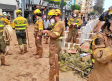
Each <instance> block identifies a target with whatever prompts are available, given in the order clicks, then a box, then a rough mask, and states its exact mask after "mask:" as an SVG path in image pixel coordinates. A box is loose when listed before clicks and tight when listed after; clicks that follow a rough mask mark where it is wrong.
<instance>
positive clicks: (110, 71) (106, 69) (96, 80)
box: [87, 10, 112, 81]
mask: <svg viewBox="0 0 112 81" xmlns="http://www.w3.org/2000/svg"><path fill="white" fill-rule="evenodd" d="M108 16H109V18H108V19H109V23H108V24H107V26H106V28H105V31H104V32H100V33H98V34H97V35H95V36H94V38H93V42H92V46H91V47H92V52H93V54H92V55H93V58H94V60H95V61H94V68H93V70H92V72H91V74H90V75H89V77H88V80H87V81H112V68H111V67H112V10H111V11H109V14H108Z"/></svg>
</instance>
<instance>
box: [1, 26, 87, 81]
mask: <svg viewBox="0 0 112 81" xmlns="http://www.w3.org/2000/svg"><path fill="white" fill-rule="evenodd" d="M33 31H34V25H33V24H31V25H30V26H29V28H28V34H29V39H30V46H31V47H32V48H28V50H29V52H28V53H26V54H24V55H20V54H19V51H20V50H19V47H18V45H17V44H18V43H17V39H16V35H15V32H14V35H13V38H12V41H11V45H10V52H12V53H13V54H12V55H7V56H6V62H7V63H9V64H10V66H1V67H0V81H48V78H49V58H48V56H49V44H44V43H45V41H44V40H43V50H44V52H43V58H40V59H36V58H35V56H34V55H33V54H34V53H35V49H36V47H35V42H34V37H33ZM60 81H86V80H85V79H82V78H81V77H80V76H79V75H77V74H73V72H71V71H70V72H60Z"/></svg>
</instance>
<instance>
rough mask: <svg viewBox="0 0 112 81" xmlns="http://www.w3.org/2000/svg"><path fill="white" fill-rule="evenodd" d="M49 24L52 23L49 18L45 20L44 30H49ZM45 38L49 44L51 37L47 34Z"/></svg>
mask: <svg viewBox="0 0 112 81" xmlns="http://www.w3.org/2000/svg"><path fill="white" fill-rule="evenodd" d="M45 17H46V16H45ZM49 23H50V22H49V19H48V18H45V20H44V30H47V29H48V26H49ZM44 37H45V41H46V42H45V43H46V44H48V38H49V37H48V36H47V35H46V34H45V36H44Z"/></svg>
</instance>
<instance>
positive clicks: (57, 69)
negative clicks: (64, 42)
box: [55, 54, 60, 81]
mask: <svg viewBox="0 0 112 81" xmlns="http://www.w3.org/2000/svg"><path fill="white" fill-rule="evenodd" d="M55 66H56V81H59V66H60V65H59V63H58V54H55Z"/></svg>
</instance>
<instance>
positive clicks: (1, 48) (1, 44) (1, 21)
mask: <svg viewBox="0 0 112 81" xmlns="http://www.w3.org/2000/svg"><path fill="white" fill-rule="evenodd" d="M8 24H9V21H8V19H6V18H4V17H3V16H2V15H1V14H0V56H1V65H5V66H9V64H7V63H6V62H5V55H4V54H5V48H6V45H5V41H4V36H3V28H4V26H5V25H8Z"/></svg>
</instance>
